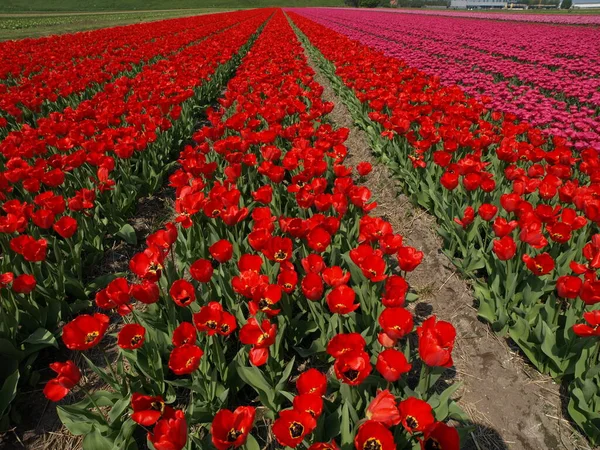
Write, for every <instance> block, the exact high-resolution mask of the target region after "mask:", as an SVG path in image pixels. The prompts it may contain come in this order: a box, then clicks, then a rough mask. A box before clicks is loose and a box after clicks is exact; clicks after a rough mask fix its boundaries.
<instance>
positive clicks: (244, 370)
mask: <svg viewBox="0 0 600 450" xmlns="http://www.w3.org/2000/svg"><path fill="white" fill-rule="evenodd" d="M237 373H238V375H239V376H240V378H241V379H242V380H243V381H244V382H245V383H246V384H248V385H250V386H252V388H254V390H255V391H256V392H257V393H258V396H259V397H260V401H261V402H262V404H263V405H265V406H266V407H268V408H270V409H272V410H276V409H277V408H276V407H275V391H274V389H273V388H272V387H271V386H270V385H269V383H268V382H267V380H265V377H264V376H263V374H262V372H261V371H260V369H259V368H258V367H254V366H252V367H243V366H238V368H237Z"/></svg>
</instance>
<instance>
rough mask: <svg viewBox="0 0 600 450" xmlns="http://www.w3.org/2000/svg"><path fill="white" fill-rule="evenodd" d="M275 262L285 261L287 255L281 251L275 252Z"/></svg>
mask: <svg viewBox="0 0 600 450" xmlns="http://www.w3.org/2000/svg"><path fill="white" fill-rule="evenodd" d="M274 258H275V261H285V260H286V258H287V253H286V252H284V251H283V250H277V251H276V252H275V255H274Z"/></svg>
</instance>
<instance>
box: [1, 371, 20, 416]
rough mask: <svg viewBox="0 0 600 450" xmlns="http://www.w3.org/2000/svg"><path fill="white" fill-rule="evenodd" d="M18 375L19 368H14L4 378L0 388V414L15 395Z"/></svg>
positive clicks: (5, 409)
mask: <svg viewBox="0 0 600 450" xmlns="http://www.w3.org/2000/svg"><path fill="white" fill-rule="evenodd" d="M20 377H21V375H20V373H19V369H16V370H15V371H14V372H13V373H11V374H10V375H9V376H8V377H7V378H6V380H4V384H3V385H2V389H0V416H1V415H3V414H4V413H5V412H6V411H7V409H8V407H9V405H10V403H11V402H12V401H13V400H14V398H15V396H16V395H17V385H18V383H19V378H20Z"/></svg>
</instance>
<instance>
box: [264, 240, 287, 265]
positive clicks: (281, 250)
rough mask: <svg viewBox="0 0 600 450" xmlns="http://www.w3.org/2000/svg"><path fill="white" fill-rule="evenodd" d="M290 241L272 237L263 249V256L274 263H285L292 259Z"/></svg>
mask: <svg viewBox="0 0 600 450" xmlns="http://www.w3.org/2000/svg"><path fill="white" fill-rule="evenodd" d="M292 252H293V247H292V240H291V239H289V238H282V237H278V236H276V237H273V238H271V239H269V240H268V242H267V244H266V246H265V248H264V249H263V253H264V255H265V256H266V257H267V258H268V259H269V260H270V261H275V262H282V261H287V260H289V259H290V258H291V257H292Z"/></svg>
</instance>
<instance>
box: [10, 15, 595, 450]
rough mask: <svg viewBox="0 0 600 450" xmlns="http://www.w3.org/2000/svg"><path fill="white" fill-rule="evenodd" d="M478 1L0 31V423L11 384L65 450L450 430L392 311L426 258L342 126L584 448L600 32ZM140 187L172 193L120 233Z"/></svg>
mask: <svg viewBox="0 0 600 450" xmlns="http://www.w3.org/2000/svg"><path fill="white" fill-rule="evenodd" d="M489 16H490V17H488V16H481V17H480V18H477V19H475V18H467V17H464V18H463V17H460V16H459V15H452V14H451V13H446V14H442V13H440V14H420V13H416V12H412V13H404V12H398V11H390V12H387V11H381V10H376V11H363V10H354V9H341V8H340V9H334V8H302V9H301V8H290V9H283V10H282V9H278V8H270V9H253V10H245V11H236V12H227V13H218V14H208V15H203V16H194V17H186V18H181V19H170V20H162V21H158V22H152V23H143V24H136V25H129V26H122V27H114V28H106V29H100V30H94V31H88V32H82V33H75V34H65V35H61V36H50V37H46V38H40V39H25V40H20V41H7V42H3V43H0V56H1V58H0V153H1V156H0V250H1V253H0V307H1V308H0V315H1V320H0V354H1V355H2V358H3V361H4V364H2V366H0V431H8V430H12V431H14V430H15V429H18V428H19V427H22V425H21V422H23V420H22V416H23V414H24V413H25V414H26V410H27V408H28V403H27V402H28V398H27V397H28V396H31V398H35V393H36V392H40V395H42V394H43V399H44V401H46V402H48V404H51V405H53V406H52V408H54V411H55V414H56V415H57V417H58V419H59V420H60V422H61V424H62V427H64V430H65V432H66V433H68V434H69V435H71V436H77V437H79V438H78V441H77V442H78V444H77V445H78V446H79V447H77V448H83V449H84V450H105V449H114V450H121V449H127V450H133V449H143V448H149V449H155V450H182V449H188V450H191V449H213V448H216V449H219V450H228V449H234V448H242V449H246V450H259V449H275V448H301V449H308V450H340V449H341V450H352V449H357V450H394V449H415V450H416V449H421V450H440V449H443V450H457V449H459V448H464V447H465V446H466V445H467V441H469V440H471V439H475V437H474V436H473V430H474V428H473V423H472V420H471V418H470V416H469V414H468V412H467V411H465V409H464V408H463V406H462V405H461V403H460V398H459V395H458V392H459V389H460V387H461V383H459V382H452V381H451V380H450V381H449V378H448V373H449V372H451V371H452V370H453V368H454V367H455V359H456V354H455V352H454V350H455V342H456V340H457V337H458V336H457V329H456V328H455V326H454V325H453V323H451V322H450V321H448V320H444V319H442V318H440V317H438V316H437V315H436V310H435V301H434V302H433V304H434V308H433V312H432V313H428V314H427V316H426V317H421V316H420V315H419V314H417V313H416V312H415V304H416V303H417V302H418V301H419V300H420V296H421V295H422V294H423V293H422V292H419V291H418V290H417V289H415V286H412V285H411V283H410V280H411V274H412V273H414V272H415V271H416V270H417V269H418V268H419V266H420V265H421V264H422V263H423V261H424V258H427V257H428V255H425V253H424V252H423V251H421V249H420V248H419V246H418V245H416V244H415V242H414V240H412V239H411V236H406V235H405V236H403V235H402V234H400V233H399V231H398V229H396V230H394V226H393V225H392V223H391V220H388V218H387V217H386V216H382V215H379V213H378V209H377V206H378V203H377V200H378V199H377V198H376V196H375V195H373V193H372V188H371V184H370V178H369V177H370V174H371V172H372V170H373V169H374V167H373V165H372V164H371V163H370V162H368V161H362V162H360V163H358V164H349V163H348V160H349V159H351V158H350V157H351V156H352V155H353V154H354V152H356V151H358V149H357V148H355V147H354V146H353V145H354V144H353V142H354V141H353V140H352V139H351V138H350V135H351V133H355V132H357V131H360V132H362V133H364V135H365V136H366V138H367V139H368V145H369V146H370V148H371V150H372V153H373V156H374V157H375V158H376V162H375V164H379V165H382V166H385V167H387V168H388V169H389V170H390V171H391V173H392V174H393V176H394V178H395V181H396V183H397V184H395V185H394V186H391V185H390V188H391V189H398V191H402V192H394V194H396V193H397V194H400V193H403V194H405V195H407V196H408V197H409V198H410V200H411V201H412V202H413V203H414V204H415V205H417V206H418V207H420V208H422V209H423V210H424V212H423V213H422V214H429V215H431V216H432V217H433V218H434V219H435V220H436V221H437V224H438V225H437V232H438V233H439V234H440V236H441V244H440V245H442V248H441V250H440V251H443V252H444V253H445V255H446V256H447V258H448V260H449V261H451V262H452V263H453V264H454V265H455V267H456V270H457V271H458V272H459V273H460V275H461V276H462V277H463V278H464V279H468V280H469V282H470V285H471V286H472V291H473V294H472V295H474V297H475V299H476V301H477V305H476V306H477V310H478V315H479V317H480V318H481V319H483V320H485V322H486V323H487V324H489V328H490V329H491V330H493V332H495V333H497V335H498V336H500V337H502V338H506V339H510V340H511V342H513V343H514V344H516V345H515V347H518V348H519V351H520V352H521V354H522V355H523V356H524V358H526V359H527V361H528V363H527V364H529V365H530V366H531V367H532V368H535V369H537V371H539V372H540V373H541V374H543V375H544V376H548V377H551V378H552V379H553V380H555V382H556V383H557V384H560V385H561V386H562V387H563V390H564V391H565V394H564V398H565V399H566V400H565V405H564V409H565V411H566V412H567V413H568V416H567V417H568V421H570V423H571V424H572V426H573V428H577V429H578V430H579V431H578V433H580V434H581V436H583V437H581V439H582V442H585V445H586V446H587V445H589V446H594V445H596V444H600V362H599V350H600V307H599V306H598V305H599V304H600V281H599V280H597V273H596V272H597V270H598V269H599V268H600V232H599V230H598V229H597V228H598V223H599V221H600V190H599V187H600V185H599V184H598V183H599V181H600V155H599V153H598V152H599V151H600V134H598V133H600V131H598V130H600V119H599V118H598V112H599V111H600V110H599V107H600V84H599V83H598V79H599V76H600V72H599V70H600V69H599V67H600V64H598V62H599V61H600V53H599V51H600V49H599V47H598V45H597V42H598V38H600V29H599V28H597V23H595V22H594V21H593V20H587V21H584V22H581V23H577V19H576V18H575V17H573V16H571V17H569V18H568V19H569V20H564V21H563V22H560V20H561V19H560V18H557V20H558V21H559V23H552V24H551V25H549V24H546V23H543V22H544V20H542V19H539V18H538V19H536V17H538V16H531V17H532V19H531V20H529V21H512V20H511V18H510V17H511V16H510V15H509V14H505V15H503V16H502V17H498V18H495V16H494V15H489ZM492 16H494V17H492ZM506 16H507V17H506ZM541 17H544V16H541ZM561 17H562V16H561ZM584 19H585V18H584ZM557 35H559V36H560V41H561V42H569V45H568V46H560V47H556V46H555V45H554V43H555V42H556V36H557ZM23 55H26V57H24V56H23ZM325 83H326V84H327V85H325ZM327 89H332V90H333V91H334V92H335V94H336V99H337V100H339V102H340V103H343V105H344V107H345V108H347V111H348V115H350V116H351V119H352V120H353V122H354V124H355V125H354V127H353V129H350V128H348V127H344V126H340V124H339V123H337V122H336V120H334V118H333V117H334V115H333V114H332V112H333V110H334V108H335V107H336V104H335V103H334V102H333V101H332V100H331V99H330V98H329V97H328V95H329V94H327V93H326V92H327ZM337 100H336V101H337ZM158 192H160V194H157V193H158ZM154 195H164V196H169V199H167V200H168V201H170V203H171V204H172V210H171V211H168V212H167V213H166V218H165V219H164V220H162V219H161V220H159V222H160V226H158V227H157V228H156V229H154V230H153V231H152V232H151V233H149V234H148V235H147V236H144V237H143V238H142V239H140V231H139V230H136V228H135V220H134V219H135V217H136V214H138V211H137V206H138V204H139V202H140V201H141V200H143V199H145V198H149V197H152V196H154ZM399 208H400V207H399ZM151 213H152V212H151ZM154 215H156V216H158V215H159V211H156V212H154ZM409 241H410V244H409ZM116 245H120V246H125V247H127V249H128V252H129V253H127V256H126V264H125V265H126V266H127V268H128V270H124V271H115V270H112V269H110V268H107V267H110V266H109V265H108V264H107V262H106V259H107V255H108V254H109V253H110V252H111V251H112V249H114V248H115V246H116ZM118 248H121V247H118ZM442 287H443V286H442ZM440 289H441V288H440ZM434 295H435V293H434ZM476 314H477V312H476V311H475V310H473V316H475V315H476ZM480 375H481V374H466V376H471V377H474V378H475V379H479V378H478V377H479V376H480ZM90 380H95V381H94V383H90ZM485 382H486V383H490V384H493V383H494V382H495V381H494V377H493V376H492V377H490V378H489V379H486V380H485ZM91 384H93V385H91ZM29 401H30V402H31V401H32V400H31V399H29ZM488 401H490V402H492V407H493V402H502V401H503V399H502V397H501V396H498V397H497V398H493V399H488ZM44 409H46V408H44ZM514 414H515V417H518V414H519V411H515V413H514ZM515 420H517V419H515ZM563 420H565V419H563ZM565 421H566V420H565ZM42 438H43V437H42ZM19 442H20V441H19ZM474 442H475V446H476V447H468V448H477V449H479V448H480V447H479V445H478V444H477V441H476V440H475V441H474ZM15 445H16V444H15ZM15 448H17V447H15ZM48 448H50V447H48ZM51 448H54V447H51ZM511 448H513V447H511ZM514 448H521V447H514ZM523 448H525V447H523ZM548 448H551V447H548ZM581 448H583V447H581ZM585 448H587V447H585Z"/></svg>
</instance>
